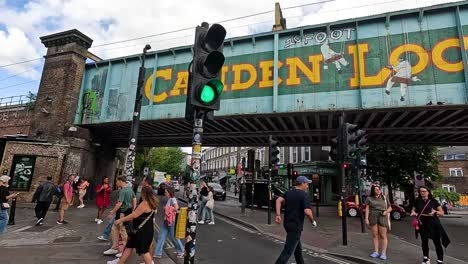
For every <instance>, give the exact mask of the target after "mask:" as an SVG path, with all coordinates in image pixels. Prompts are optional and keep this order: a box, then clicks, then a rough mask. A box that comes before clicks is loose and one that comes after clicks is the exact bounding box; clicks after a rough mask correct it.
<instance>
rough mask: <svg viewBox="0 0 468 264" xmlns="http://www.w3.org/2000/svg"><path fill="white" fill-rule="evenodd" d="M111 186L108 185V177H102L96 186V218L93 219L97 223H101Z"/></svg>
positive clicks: (108, 202) (108, 203)
mask: <svg viewBox="0 0 468 264" xmlns="http://www.w3.org/2000/svg"><path fill="white" fill-rule="evenodd" d="M111 192H112V187H111V186H110V185H109V178H107V177H104V179H102V181H101V184H99V185H98V186H97V187H96V206H97V208H98V214H97V218H95V219H94V222H96V223H97V224H98V225H100V224H102V215H103V214H104V211H105V210H106V208H107V207H109V205H110V194H111Z"/></svg>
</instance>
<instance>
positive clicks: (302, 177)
mask: <svg viewBox="0 0 468 264" xmlns="http://www.w3.org/2000/svg"><path fill="white" fill-rule="evenodd" d="M296 182H298V183H311V182H312V181H311V180H309V179H307V177H306V176H299V177H297V179H296Z"/></svg>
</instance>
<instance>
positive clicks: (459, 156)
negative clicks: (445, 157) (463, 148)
mask: <svg viewBox="0 0 468 264" xmlns="http://www.w3.org/2000/svg"><path fill="white" fill-rule="evenodd" d="M455 159H456V160H465V159H466V156H465V154H455Z"/></svg>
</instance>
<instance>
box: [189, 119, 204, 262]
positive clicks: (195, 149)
mask: <svg viewBox="0 0 468 264" xmlns="http://www.w3.org/2000/svg"><path fill="white" fill-rule="evenodd" d="M194 116H195V118H194V123H193V136H192V163H191V168H192V169H191V173H190V177H191V179H192V184H190V194H189V200H188V206H189V207H188V223H187V237H186V243H185V257H184V264H193V263H195V245H196V238H197V234H196V232H197V220H198V191H197V190H198V187H199V179H200V168H201V154H202V136H203V120H204V116H205V113H203V112H199V111H197V110H195V113H194Z"/></svg>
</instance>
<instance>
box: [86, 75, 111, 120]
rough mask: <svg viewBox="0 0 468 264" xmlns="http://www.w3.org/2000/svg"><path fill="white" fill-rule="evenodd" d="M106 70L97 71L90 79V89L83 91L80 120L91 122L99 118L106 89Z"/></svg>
mask: <svg viewBox="0 0 468 264" xmlns="http://www.w3.org/2000/svg"><path fill="white" fill-rule="evenodd" d="M106 80H107V69H103V70H99V71H98V72H97V73H96V74H95V75H94V76H93V77H92V79H91V89H85V91H84V93H83V97H82V102H81V105H82V109H83V111H82V120H84V121H91V122H92V120H93V119H99V118H100V116H101V106H102V102H103V99H104V92H105V88H106Z"/></svg>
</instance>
